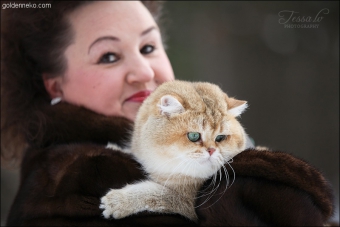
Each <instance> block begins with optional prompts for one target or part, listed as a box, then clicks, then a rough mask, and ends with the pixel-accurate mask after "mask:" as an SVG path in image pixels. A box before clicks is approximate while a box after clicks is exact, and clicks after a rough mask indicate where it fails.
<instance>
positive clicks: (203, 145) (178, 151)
mask: <svg viewBox="0 0 340 227" xmlns="http://www.w3.org/2000/svg"><path fill="white" fill-rule="evenodd" d="M246 107H247V103H246V101H240V100H236V99H234V98H230V97H228V95H227V94H225V93H224V92H223V91H222V90H221V89H220V88H219V87H218V86H217V85H214V84H210V83H205V82H196V83H195V82H186V81H178V80H177V81H171V82H167V83H164V84H162V85H161V86H159V87H158V88H157V89H156V90H155V91H154V92H153V93H152V94H151V95H150V96H149V97H148V98H147V99H146V100H145V101H144V103H143V104H142V106H141V108H140V109H139V112H138V114H137V118H136V121H135V126H134V131H133V136H132V142H131V147H130V148H128V149H125V150H124V149H123V150H124V151H125V152H127V153H131V154H132V155H133V156H134V157H135V159H136V160H137V161H138V162H140V163H141V164H142V166H143V168H144V170H145V172H147V173H148V178H149V179H148V180H146V181H141V182H137V183H135V184H130V185H127V186H125V187H124V188H122V189H112V190H111V191H109V192H108V193H107V194H106V195H105V196H104V197H102V199H101V202H102V204H101V206H100V208H101V209H104V211H103V215H104V217H105V218H109V217H111V216H112V217H114V218H116V219H118V218H123V217H126V216H128V215H131V214H134V213H138V212H140V211H145V210H148V211H154V212H165V213H179V214H182V215H184V216H186V217H188V218H189V219H191V220H196V219H197V216H196V213H195V209H194V203H195V196H196V194H197V191H198V190H199V188H200V187H201V186H202V184H203V183H204V181H205V180H207V179H208V178H210V177H211V176H213V175H214V174H215V177H216V174H217V173H218V171H219V170H220V169H221V168H222V167H223V165H224V164H225V163H226V162H228V161H229V160H230V159H231V158H233V157H234V156H235V155H237V154H238V153H240V152H241V151H242V150H243V149H244V148H245V143H246V142H245V140H246V138H245V136H246V134H245V131H244V129H243V127H242V126H241V124H240V123H239V122H238V121H237V119H236V117H237V116H239V115H240V114H241V113H242V112H243V111H244V110H245V109H246ZM108 147H111V148H113V149H117V146H114V145H110V146H108Z"/></svg>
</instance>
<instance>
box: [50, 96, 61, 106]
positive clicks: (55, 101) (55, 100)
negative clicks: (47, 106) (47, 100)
mask: <svg viewBox="0 0 340 227" xmlns="http://www.w3.org/2000/svg"><path fill="white" fill-rule="evenodd" d="M61 100H62V99H61V97H56V98H53V99H52V100H51V106H53V105H55V104H58V103H59V102H60V101H61Z"/></svg>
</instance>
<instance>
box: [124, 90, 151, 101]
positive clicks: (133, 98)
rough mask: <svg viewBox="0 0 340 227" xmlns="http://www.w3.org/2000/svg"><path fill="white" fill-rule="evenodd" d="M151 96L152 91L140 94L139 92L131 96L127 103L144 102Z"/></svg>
mask: <svg viewBox="0 0 340 227" xmlns="http://www.w3.org/2000/svg"><path fill="white" fill-rule="evenodd" d="M150 94H151V91H148V90H145V91H140V92H137V93H135V94H133V95H131V96H130V97H129V98H127V99H126V101H130V102H143V101H144V100H145V99H146V98H147V97H148V96H149V95H150Z"/></svg>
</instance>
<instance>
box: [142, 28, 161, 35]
mask: <svg viewBox="0 0 340 227" xmlns="http://www.w3.org/2000/svg"><path fill="white" fill-rule="evenodd" d="M155 29H157V28H156V27H155V26H152V27H150V28H148V29H146V30H145V31H143V32H142V34H141V35H140V36H144V35H146V34H148V33H149V32H151V31H153V30H155Z"/></svg>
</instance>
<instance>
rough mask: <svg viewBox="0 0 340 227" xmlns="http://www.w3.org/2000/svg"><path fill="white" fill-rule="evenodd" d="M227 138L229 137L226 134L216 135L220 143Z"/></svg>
mask: <svg viewBox="0 0 340 227" xmlns="http://www.w3.org/2000/svg"><path fill="white" fill-rule="evenodd" d="M226 138H227V136H226V135H218V136H216V138H215V141H216V142H218V143H219V142H221V141H223V140H225V139H226Z"/></svg>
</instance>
